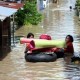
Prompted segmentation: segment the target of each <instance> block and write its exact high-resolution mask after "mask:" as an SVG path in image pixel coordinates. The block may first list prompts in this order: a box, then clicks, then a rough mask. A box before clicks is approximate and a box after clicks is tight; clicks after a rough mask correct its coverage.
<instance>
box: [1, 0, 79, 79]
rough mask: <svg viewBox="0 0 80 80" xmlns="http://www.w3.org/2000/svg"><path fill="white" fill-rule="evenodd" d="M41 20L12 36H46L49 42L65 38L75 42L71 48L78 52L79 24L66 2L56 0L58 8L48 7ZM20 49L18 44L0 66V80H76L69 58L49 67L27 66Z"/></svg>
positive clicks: (76, 73) (74, 68)
mask: <svg viewBox="0 0 80 80" xmlns="http://www.w3.org/2000/svg"><path fill="white" fill-rule="evenodd" d="M43 13H44V20H43V21H42V22H41V24H40V25H38V26H31V25H30V26H29V27H28V26H24V27H22V28H20V29H19V30H18V31H17V32H16V33H15V35H16V36H26V34H27V33H28V32H32V33H34V34H35V38H38V37H39V35H40V34H42V33H47V34H49V35H51V36H52V38H53V39H58V38H63V39H64V38H65V36H66V35H67V34H71V35H73V37H74V38H75V41H74V48H75V51H76V52H78V51H79V49H80V33H79V32H80V29H79V26H80V22H79V21H78V18H77V17H76V16H75V14H74V13H75V12H74V10H72V11H70V10H69V5H68V0H60V2H59V3H58V6H57V5H56V4H52V5H50V6H48V8H47V9H46V10H45V11H43ZM24 47H25V45H21V44H19V43H17V44H16V46H15V47H14V48H12V52H11V53H10V54H8V56H7V57H6V58H5V59H4V60H3V61H1V62H0V80H80V67H79V66H80V64H74V63H71V62H70V58H69V57H66V58H65V59H63V58H60V59H57V60H56V61H55V62H49V63H45V62H42V63H29V62H25V60H24Z"/></svg>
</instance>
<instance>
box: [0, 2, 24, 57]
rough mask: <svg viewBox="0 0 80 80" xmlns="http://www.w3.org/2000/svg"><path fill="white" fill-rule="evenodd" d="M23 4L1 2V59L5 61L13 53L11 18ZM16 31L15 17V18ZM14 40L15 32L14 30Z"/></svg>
mask: <svg viewBox="0 0 80 80" xmlns="http://www.w3.org/2000/svg"><path fill="white" fill-rule="evenodd" d="M22 6H23V4H17V3H9V2H3V1H0V59H3V58H4V57H5V56H6V55H7V53H9V52H10V51H11V25H10V21H11V20H10V16H11V15H14V14H15V13H16V12H17V10H18V9H20V8H21V7H22ZM13 29H14V16H13ZM13 40H14V30H13Z"/></svg>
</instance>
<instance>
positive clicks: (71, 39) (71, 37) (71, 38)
mask: <svg viewBox="0 0 80 80" xmlns="http://www.w3.org/2000/svg"><path fill="white" fill-rule="evenodd" d="M67 37H69V38H70V41H71V42H73V41H74V39H73V36H71V35H67V36H66V38H67Z"/></svg>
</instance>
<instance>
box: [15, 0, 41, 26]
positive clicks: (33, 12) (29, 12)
mask: <svg viewBox="0 0 80 80" xmlns="http://www.w3.org/2000/svg"><path fill="white" fill-rule="evenodd" d="M41 19H42V15H41V14H40V13H39V12H38V11H37V6H36V0H33V1H32V0H28V1H27V2H26V3H25V5H24V7H23V9H20V10H19V11H18V12H17V13H16V22H17V23H18V25H23V24H24V25H25V24H28V23H30V24H33V25H37V24H38V23H39V22H40V21H41Z"/></svg>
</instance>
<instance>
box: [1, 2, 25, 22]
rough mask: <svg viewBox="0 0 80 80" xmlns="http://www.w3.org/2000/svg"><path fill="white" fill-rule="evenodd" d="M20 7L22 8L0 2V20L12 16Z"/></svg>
mask: <svg viewBox="0 0 80 80" xmlns="http://www.w3.org/2000/svg"><path fill="white" fill-rule="evenodd" d="M21 7H23V4H20V3H8V2H2V1H0V20H1V21H3V20H4V19H5V18H6V17H9V16H11V15H13V14H14V13H16V12H17V10H18V9H20V8H21Z"/></svg>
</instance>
